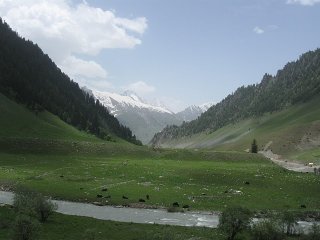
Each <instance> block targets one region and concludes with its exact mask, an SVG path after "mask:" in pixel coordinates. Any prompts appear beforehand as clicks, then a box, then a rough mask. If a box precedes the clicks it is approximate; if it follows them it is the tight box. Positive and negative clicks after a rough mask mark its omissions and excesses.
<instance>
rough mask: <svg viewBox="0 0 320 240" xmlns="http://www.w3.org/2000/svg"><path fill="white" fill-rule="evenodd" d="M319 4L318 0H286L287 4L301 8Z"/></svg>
mask: <svg viewBox="0 0 320 240" xmlns="http://www.w3.org/2000/svg"><path fill="white" fill-rule="evenodd" d="M316 3H320V0H287V4H300V5H303V6H313V5H315V4H316Z"/></svg>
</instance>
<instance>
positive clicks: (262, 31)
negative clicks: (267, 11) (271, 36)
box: [253, 26, 264, 34]
mask: <svg viewBox="0 0 320 240" xmlns="http://www.w3.org/2000/svg"><path fill="white" fill-rule="evenodd" d="M253 31H254V32H255V33H256V34H263V33H264V30H263V29H262V28H260V27H258V26H257V27H255V28H254V29H253Z"/></svg>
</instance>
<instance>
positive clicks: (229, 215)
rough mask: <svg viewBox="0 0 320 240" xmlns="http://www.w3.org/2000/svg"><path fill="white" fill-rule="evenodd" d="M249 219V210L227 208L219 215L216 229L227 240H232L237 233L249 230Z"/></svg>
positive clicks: (250, 215)
mask: <svg viewBox="0 0 320 240" xmlns="http://www.w3.org/2000/svg"><path fill="white" fill-rule="evenodd" d="M251 219H252V213H251V212H250V210H249V209H247V208H243V207H229V208H227V209H226V210H225V211H223V212H222V214H221V215H220V217H219V225H218V228H219V229H220V230H221V231H222V232H224V233H225V234H226V235H227V238H228V240H233V239H235V237H236V235H237V234H238V233H240V232H242V231H243V230H245V229H248V228H249V225H250V222H251Z"/></svg>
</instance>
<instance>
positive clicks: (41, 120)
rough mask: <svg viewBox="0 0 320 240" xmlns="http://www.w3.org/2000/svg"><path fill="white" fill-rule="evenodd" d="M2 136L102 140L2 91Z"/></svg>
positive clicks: (0, 100) (0, 129)
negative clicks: (5, 94) (26, 104)
mask: <svg viewBox="0 0 320 240" xmlns="http://www.w3.org/2000/svg"><path fill="white" fill-rule="evenodd" d="M0 113H1V115H0V137H2V138H3V137H5V138H12V137H15V138H42V139H61V140H84V141H101V140H99V139H98V138H97V137H95V136H93V135H92V134H87V133H85V132H82V131H79V130H78V129H76V128H74V127H72V126H71V125H69V124H67V123H65V122H63V121H62V120H60V118H58V117H57V116H55V115H53V114H51V113H50V112H48V111H42V112H39V113H34V112H32V111H30V110H29V109H28V108H26V107H24V106H23V105H20V104H17V103H16V102H14V101H12V100H10V99H8V98H7V97H5V96H4V95H3V94H1V93H0Z"/></svg>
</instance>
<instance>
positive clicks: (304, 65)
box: [0, 0, 320, 240]
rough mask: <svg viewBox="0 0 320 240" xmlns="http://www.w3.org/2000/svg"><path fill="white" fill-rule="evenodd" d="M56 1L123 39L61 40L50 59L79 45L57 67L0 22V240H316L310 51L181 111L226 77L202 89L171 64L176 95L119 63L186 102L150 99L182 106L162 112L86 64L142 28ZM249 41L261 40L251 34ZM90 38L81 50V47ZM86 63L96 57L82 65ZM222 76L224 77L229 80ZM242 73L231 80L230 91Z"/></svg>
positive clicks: (143, 88) (317, 140)
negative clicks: (257, 78)
mask: <svg viewBox="0 0 320 240" xmlns="http://www.w3.org/2000/svg"><path fill="white" fill-rule="evenodd" d="M62 2H63V3H64V6H65V7H66V9H67V11H70V9H73V10H74V11H80V12H81V11H83V10H84V9H86V10H87V11H86V14H89V13H90V14H93V15H94V17H92V18H89V19H91V20H90V21H92V19H96V21H98V22H99V24H106V23H108V24H110V23H112V24H113V25H112V24H111V25H112V26H111V27H110V28H109V30H108V31H106V32H107V33H108V34H111V35H112V33H113V34H115V32H116V33H117V34H120V35H119V36H117V37H115V38H114V39H113V40H112V42H113V41H115V42H113V44H111V43H110V42H108V41H106V42H105V41H102V40H101V41H99V42H94V40H93V39H91V40H90V41H89V40H88V39H85V37H84V36H85V35H86V34H84V33H83V34H79V35H76V37H75V36H74V37H71V38H70V39H72V40H71V42H72V44H71V43H70V42H69V43H68V44H67V45H64V44H62V43H60V42H57V44H58V45H57V46H58V47H56V48H55V50H57V51H58V50H59V51H60V50H61V49H64V47H66V46H69V45H73V41H76V40H77V39H78V37H79V36H80V37H79V38H80V39H81V43H79V42H78V45H79V46H80V45H81V47H80V49H81V50H79V49H78V50H77V51H75V50H72V51H71V50H70V51H69V52H68V51H66V52H65V53H62V52H60V55H59V54H58V55H59V56H58V57H57V56H56V55H55V54H53V56H54V57H56V59H58V61H57V62H58V63H55V62H54V61H53V60H52V59H51V58H50V57H49V55H48V54H47V53H46V52H45V51H43V49H42V48H40V47H39V45H38V44H36V43H34V42H32V41H31V40H28V38H24V37H21V36H20V35H19V34H20V33H18V32H15V31H14V30H12V29H11V27H10V26H9V25H8V24H7V22H6V21H5V19H4V20H3V19H2V18H0V203H1V202H2V204H0V239H13V240H34V239H41V240H53V239H68V240H72V239H84V240H103V239H119V240H120V239H132V240H138V239H139V240H140V239H145V240H182V239H183V240H186V239H187V240H205V239H217V240H223V239H228V240H236V239H245V240H248V239H250V240H270V239H273V240H284V239H286V240H298V239H303V240H317V239H319V237H320V225H319V221H320V201H319V200H320V191H319V189H320V108H319V102H320V49H315V50H312V51H308V52H305V53H303V54H302V55H301V56H300V57H299V58H298V59H297V60H294V61H291V62H288V63H287V64H285V65H284V66H283V68H282V69H280V70H278V71H277V72H276V73H275V74H274V75H271V74H267V73H266V74H264V75H263V77H262V80H261V81H260V82H259V83H252V82H251V83H250V84H248V85H246V86H245V85H242V86H241V84H242V83H241V84H239V85H238V86H237V89H236V90H235V91H232V93H230V94H228V95H226V96H224V98H221V99H222V100H220V101H219V102H217V103H215V104H212V103H213V102H215V101H212V103H207V104H202V105H191V104H190V105H187V104H186V102H188V104H189V103H190V102H191V99H193V97H195V96H201V95H202V94H204V92H205V91H204V90H206V91H207V90H208V89H210V94H212V99H214V97H215V96H214V94H213V92H214V91H215V93H216V94H218V93H219V91H222V88H221V89H220V90H219V85H221V83H223V85H224V84H225V85H227V84H228V82H227V81H226V80H225V79H224V78H227V77H226V76H224V77H223V78H221V79H219V81H220V82H219V84H216V85H215V86H214V85H210V84H209V82H210V81H211V77H210V81H209V80H208V79H209V78H208V79H207V80H206V81H204V82H201V81H200V80H198V75H197V74H196V73H195V72H192V71H191V69H188V67H185V66H179V64H177V66H178V68H177V69H179V67H181V69H183V71H186V72H188V71H190V72H189V73H190V74H191V75H190V76H192V77H193V78H194V80H193V81H194V83H197V84H195V85H194V86H193V87H191V85H190V86H189V88H190V89H191V88H193V89H191V90H192V91H188V92H187V91H186V90H187V89H186V88H185V87H186V86H187V85H188V78H186V79H184V78H181V79H182V80H180V78H179V77H178V75H177V76H176V75H175V74H176V73H173V72H176V69H174V71H173V69H170V67H172V66H171V65H172V63H171V62H170V61H168V66H167V67H168V68H167V69H166V71H167V72H166V74H169V75H171V74H173V75H172V76H173V77H172V76H171V77H170V78H169V79H171V78H174V79H175V78H176V79H179V81H181V82H179V83H180V85H176V88H177V89H171V84H173V81H172V82H170V81H171V80H170V81H169V82H167V85H165V84H162V81H167V80H166V78H163V79H162V78H161V77H159V76H156V74H155V73H154V72H153V71H152V70H149V69H148V67H145V68H142V67H141V66H138V62H135V64H137V65H135V64H132V66H131V65H129V64H128V65H127V67H129V66H130V67H132V69H134V70H135V71H137V72H138V73H140V71H141V70H142V69H143V70H144V71H146V72H149V71H150V72H152V76H155V78H156V79H158V80H159V81H158V82H157V84H154V85H157V87H158V89H162V91H163V92H171V94H173V93H174V94H175V95H177V96H180V97H181V98H182V97H183V98H184V99H185V102H183V101H180V100H178V99H175V98H173V97H166V96H161V97H162V99H166V101H167V103H169V104H170V105H171V106H174V107H177V109H180V110H179V111H176V112H173V111H171V110H168V108H167V107H164V106H163V104H158V103H151V102H150V101H149V100H145V99H143V98H142V97H139V95H138V94H136V93H135V92H134V91H131V90H130V89H135V90H137V91H138V92H140V93H142V94H144V95H145V96H149V97H150V98H151V96H153V94H154V95H156V92H157V89H156V87H155V86H152V85H148V84H147V83H145V82H144V81H141V80H138V79H140V76H139V77H138V75H137V76H134V74H132V72H130V71H128V73H127V70H126V71H123V69H122V63H121V67H120V66H118V68H117V69H118V70H119V69H121V71H119V72H118V74H120V76H122V77H123V79H120V78H119V77H118V78H117V77H116V79H117V82H114V83H111V82H109V74H108V72H107V71H106V70H104V69H103V67H102V66H101V65H100V64H98V63H97V62H95V61H98V60H99V61H100V60H101V61H104V60H103V58H101V59H100V57H99V56H98V55H99V52H100V51H101V50H102V49H106V48H109V47H110V46H112V47H110V48H120V47H119V45H117V44H118V43H119V42H118V41H120V40H121V37H124V36H126V34H127V31H128V32H130V34H136V35H128V36H129V38H128V39H127V41H124V42H122V44H129V45H127V48H130V49H131V48H133V47H134V45H139V44H141V41H140V39H139V38H140V37H142V33H143V32H144V28H146V26H147V20H146V19H145V18H135V19H132V20H128V19H125V18H115V14H117V13H116V11H115V10H112V11H110V12H105V11H104V10H102V8H94V7H89V3H87V2H86V1H84V2H83V3H81V4H79V5H77V4H75V5H74V6H77V8H76V10H75V8H74V6H71V5H70V6H69V4H70V2H64V0H63V1H61V2H60V1H59V3H62ZM45 3H46V1H43V3H42V4H45ZM5 4H7V3H5V2H3V3H0V10H1V8H2V6H3V5H5ZM12 4H13V3H12ZM21 4H22V2H21ZM51 4H52V3H51ZM287 4H291V1H287ZM24 9H28V8H27V7H25V8H24ZM36 9H39V8H36ZM46 9H50V8H46ZM37 11H38V10H37ZM37 11H34V12H37ZM49 12H50V11H49V10H48V13H49ZM57 12H58V11H57ZM64 13H65V12H64ZM0 14H1V11H0ZM58 15H59V14H58ZM58 15H57V16H58ZM81 15H84V14H83V13H82V14H81ZM59 16H60V15H59ZM65 16H68V17H66V18H67V19H68V18H69V17H70V18H72V16H73V15H72V14H69V15H68V14H67V15H65ZM103 16H104V17H103ZM0 17H1V16H0ZM50 19H51V18H50V17H48V18H46V21H49V20H50ZM86 21H87V20H86ZM40 22H41V21H40ZM70 22H72V24H76V23H77V21H70ZM140 24H142V25H143V26H140ZM40 25H41V24H40ZM40 25H39V26H40ZM57 26H59V27H57ZM63 26H64V25H63V24H62V25H60V24H57V25H55V27H54V29H55V30H56V31H58V29H60V27H63ZM72 26H73V25H72ZM80 27H81V26H80V25H78V28H80ZM72 28H73V27H71V28H69V30H68V31H70V30H71V29H72ZM268 28H269V30H270V29H273V30H275V29H276V28H275V27H271V25H270V26H269V27H268ZM89 29H90V28H89V27H88V29H87V30H89ZM266 29H267V27H266ZM90 30H92V29H90ZM68 31H67V32H68ZM270 31H271V30H270ZM102 32H104V31H102ZM254 32H255V33H256V34H260V35H261V34H264V30H262V29H260V28H258V27H255V28H254ZM62 35H64V34H61V36H62ZM93 35H94V34H93ZM59 36H60V34H59ZM47 37H48V38H50V34H48V35H46V37H45V39H46V38H47ZM104 38H108V37H107V36H104ZM109 40H110V39H109ZM87 42H90V44H91V43H92V45H90V46H87V47H84V46H82V44H86V43H87ZM120 42H121V41H120ZM115 43H117V44H115ZM59 44H61V46H63V47H61V46H60V45H59ZM100 44H102V45H103V44H111V45H108V47H103V48H102V49H99V46H100ZM46 45H51V43H48V44H45V45H44V46H46ZM78 45H76V44H74V46H73V48H77V47H79V46H78ZM120 45H121V44H120ZM182 45H183V44H182ZM190 46H192V44H190ZM60 47H61V49H60ZM96 48H97V49H96ZM141 49H143V48H141ZM109 50H110V49H109ZM73 51H75V52H73ZM228 51H229V49H228ZM173 52H175V51H173ZM183 52H184V51H183ZM71 53H74V55H72V54H71ZM108 53H109V54H110V56H113V54H115V52H113V51H110V52H108ZM119 53H120V52H117V54H119ZM134 53H135V52H134V50H133V51H132V52H131V54H134ZM166 53H167V50H166ZM68 54H69V55H68ZM86 54H88V56H90V57H95V58H96V59H95V61H93V60H92V61H91V60H88V59H89V57H88V56H87V57H88V59H86V60H84V59H80V58H81V57H84V55H86ZM177 55H179V56H180V54H177ZM213 55H215V54H213ZM222 55H223V54H222ZM123 56H124V55H123ZM127 57H128V56H127ZM149 57H150V56H149V54H148V61H150V64H152V61H151V60H150V59H149ZM157 57H159V55H157ZM157 57H154V59H152V60H155V59H156V58H157ZM180 57H181V59H182V58H184V57H183V56H180ZM247 57H248V56H247ZM63 58H65V59H63ZM188 58H191V57H190V56H189V57H188ZM59 59H60V61H59ZM181 59H180V60H181ZM167 60H168V59H166V61H167ZM242 60H243V59H241V61H239V60H238V62H242ZM118 61H119V59H118ZM115 62H117V61H116V60H115ZM243 62H245V61H243ZM148 63H149V62H148ZM109 64H110V65H112V64H111V63H110V62H109ZM197 64H198V63H197ZM169 65H170V67H169ZM199 65H200V64H199ZM208 65H212V66H215V64H213V63H211V62H210V64H208ZM66 66H69V67H70V66H71V67H70V68H69V72H68V71H65V69H66V68H65V67H66ZM156 66H157V65H156ZM192 66H193V67H195V66H194V64H193V65H192ZM226 66H227V65H226ZM228 66H229V65H228ZM230 66H232V65H230ZM230 66H229V67H228V72H230V73H231V72H233V71H235V70H236V67H234V68H235V69H233V67H232V68H231V67H230ZM150 67H151V66H150ZM157 67H158V66H157ZM61 69H62V70H61ZM70 69H72V71H71V73H70ZM151 69H152V68H151ZM181 69H180V71H181ZM212 69H214V68H210V71H211V70H212ZM266 69H268V68H266ZM170 70H171V71H170ZM207 70H208V69H207ZM238 70H239V69H238ZM241 70H243V69H241ZM159 71H160V70H159ZM183 71H182V72H183ZM212 71H213V70H212ZM214 71H218V68H217V69H215V70H214ZM224 71H225V70H224ZM251 71H253V70H252V69H251ZM65 72H67V73H68V74H69V75H67V74H66V73H65ZM141 72H143V71H141ZM177 72H178V71H177ZM240 72H241V71H240ZM189 73H188V74H189ZM122 74H123V75H122ZM188 74H187V75H188ZM242 74H243V73H242ZM246 74H248V75H249V73H246ZM240 75H241V74H239V76H238V75H237V77H236V78H235V77H233V78H234V79H237V80H238V77H239V82H240V81H241V78H243V76H240ZM110 76H111V77H110V79H113V76H112V75H110ZM230 76H231V75H230ZM107 77H108V78H107ZM73 78H74V79H73ZM131 78H133V79H135V81H136V82H135V83H132V82H130V81H131V80H128V79H131ZM234 79H233V80H234ZM160 80H161V81H160ZM197 81H199V83H198V82H197ZM224 81H225V82H224ZM158 83H161V84H159V85H158ZM217 83H218V82H217ZM86 84H88V86H87V85H86ZM160 85H163V86H164V87H163V86H160ZM202 85H203V86H205V87H203V86H202ZM207 85H208V86H207ZM234 86H235V85H233V87H234ZM91 87H92V89H91ZM198 87H199V89H198ZM200 87H202V88H201V89H202V91H203V92H201V91H200ZM216 87H217V89H215V88H216ZM205 88H207V89H205ZM106 89H107V90H106ZM115 89H117V92H118V93H116V92H112V90H115ZM128 89H129V91H128ZM164 89H165V90H164ZM228 89H229V88H228ZM109 90H110V91H109ZM120 90H121V91H122V90H124V92H123V93H121V94H120V93H119V92H120ZM182 90H183V91H182ZM213 90H214V91H213ZM185 91H186V92H185ZM211 91H212V93H211ZM230 92H231V91H230ZM193 95H195V96H193ZM186 96H187V97H186ZM150 98H149V99H150ZM189 98H190V99H189ZM155 99H156V98H155ZM199 99H204V98H202V96H201V98H199ZM155 101H156V102H158V100H155ZM197 101H198V100H197ZM201 101H202V100H201ZM201 101H200V100H199V102H201ZM182 106H184V108H182ZM186 106H189V107H186ZM181 109H182V110H181ZM68 214H69V215H68ZM49 216H50V217H49ZM313 223H314V225H313ZM299 224H300V226H302V225H303V226H307V231H305V232H304V231H302V230H301V231H300V230H299ZM171 225H172V226H171ZM236 235H237V237H236Z"/></svg>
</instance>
